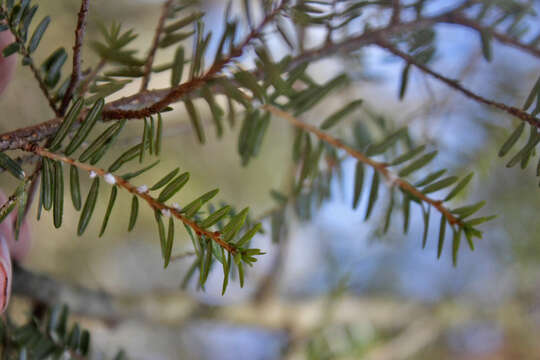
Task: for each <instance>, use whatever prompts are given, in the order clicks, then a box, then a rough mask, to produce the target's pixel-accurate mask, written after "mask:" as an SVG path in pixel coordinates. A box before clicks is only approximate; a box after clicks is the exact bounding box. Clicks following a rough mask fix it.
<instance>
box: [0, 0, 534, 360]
mask: <svg viewBox="0 0 540 360" xmlns="http://www.w3.org/2000/svg"><path fill="white" fill-rule="evenodd" d="M160 3H161V1H158V0H153V1H151V0H144V1H143V0H138V1H136V0H116V1H106V0H94V1H92V4H91V5H92V7H91V12H90V21H89V28H88V37H89V39H96V38H97V37H99V31H98V28H97V26H96V24H97V23H98V22H102V23H104V24H109V23H111V22H112V21H115V20H116V21H121V22H122V23H123V24H124V25H125V26H126V28H134V29H135V31H136V32H137V33H139V37H138V38H137V40H136V45H135V46H134V48H135V47H137V48H139V49H141V51H142V54H144V51H146V48H147V47H148V44H149V43H150V42H151V39H152V36H153V31H154V28H155V24H156V21H157V19H158V18H159V14H160V6H159V4H160ZM224 3H225V2H222V1H219V0H214V1H202V5H201V6H202V7H203V8H204V10H205V11H207V15H206V16H205V25H206V29H207V30H212V31H220V29H221V26H222V25H221V22H222V17H223V7H224ZM439 4H440V5H437V6H435V7H434V8H433V9H432V10H433V11H434V12H436V11H437V10H438V7H439V8H440V6H444V5H445V4H446V5H447V2H446V1H442V2H439ZM236 5H238V8H237V9H236V10H239V7H240V6H239V5H240V4H236ZM79 6H80V2H79V1H76V0H57V1H47V2H40V10H39V11H40V13H39V14H38V17H40V16H39V15H40V14H41V16H43V15H46V14H50V15H52V18H53V23H52V24H51V27H50V29H49V31H48V33H47V35H46V37H45V38H44V40H43V44H42V45H41V48H43V49H49V50H52V49H53V48H56V47H59V46H64V47H65V48H66V49H70V48H71V46H72V41H73V29H74V27H75V22H76V16H75V14H76V13H77V11H78V8H79ZM539 10H540V8H539ZM531 25H532V26H533V27H534V26H536V27H537V29H538V28H539V27H538V24H531ZM351 26H353V25H351ZM436 29H437V44H438V52H437V58H436V60H435V61H434V62H433V63H432V65H431V66H432V67H434V68H435V69H437V70H438V71H440V72H441V73H443V74H445V75H447V76H449V77H451V78H458V79H460V80H461V81H462V83H463V84H464V85H465V86H466V87H468V88H471V89H474V90H475V91H476V92H477V93H480V94H483V95H484V96H485V97H487V98H490V99H497V100H499V101H502V102H505V103H506V104H509V105H515V106H518V107H519V106H521V104H522V103H523V101H524V99H525V98H526V96H527V95H528V92H529V91H530V89H531V88H532V86H533V85H534V82H535V81H536V79H537V78H538V74H539V72H540V63H539V62H538V59H535V58H534V57H532V56H529V55H525V54H523V53H520V52H518V51H516V50H514V49H512V48H509V47H504V46H500V45H499V44H497V43H496V42H494V61H493V62H492V63H487V62H486V61H485V60H484V59H483V58H482V53H481V48H480V40H479V38H478V36H477V34H476V33H473V32H471V31H469V30H463V29H460V28H458V27H456V26H437V28H436ZM323 36H324V32H323V31H317V30H315V31H312V32H309V33H308V40H309V41H313V43H317V42H318V41H320V40H321V39H322V38H323ZM215 40H217V39H215ZM309 41H308V43H309ZM273 46H275V48H274V49H273V50H274V54H282V55H285V54H286V52H287V49H286V47H285V46H284V45H283V44H281V43H279V42H278V41H276V42H275V44H274V43H273ZM187 48H189V46H187ZM49 52H50V51H49ZM171 56H172V55H171V53H169V52H167V51H165V52H160V53H158V57H157V61H156V63H157V64H159V63H164V62H167V61H168V59H170V58H171ZM84 59H85V60H84V66H85V67H89V66H94V65H95V64H96V63H97V62H98V61H99V59H98V58H97V56H96V55H95V54H93V53H92V52H91V50H90V49H89V48H88V47H86V48H85V50H84ZM244 60H245V63H246V66H249V65H250V61H249V59H244ZM402 67H403V63H402V62H401V61H399V60H396V59H395V58H393V57H391V56H389V55H388V54H387V53H384V52H383V51H381V50H379V49H377V48H375V47H366V48H365V49H362V50H361V51H359V52H357V53H355V56H354V57H349V58H347V59H345V58H341V57H339V56H336V57H333V58H330V59H326V60H323V61H319V62H317V63H314V64H313V65H312V66H311V67H310V73H311V74H313V76H314V77H315V78H316V79H317V80H319V81H325V80H326V79H328V78H330V77H332V76H334V75H336V74H338V73H340V72H343V71H345V72H346V73H347V74H348V75H349V76H350V77H351V78H352V79H354V82H353V83H352V84H351V86H349V87H348V88H346V89H344V90H342V91H341V92H337V93H336V94H335V96H333V97H331V98H329V99H328V101H327V102H326V103H324V104H323V105H321V106H319V107H318V108H316V109H315V110H313V111H312V112H311V113H308V114H306V115H304V117H303V120H305V121H312V122H314V123H319V121H320V119H321V118H324V116H321V114H328V113H330V112H331V110H330V111H329V110H328V108H329V109H337V108H339V107H340V106H341V105H342V104H345V103H346V102H347V101H350V100H353V99H354V98H358V97H360V98H363V99H365V103H366V104H367V106H369V108H370V109H371V110H372V111H373V112H374V113H377V114H379V115H380V116H382V117H384V118H385V120H386V121H388V122H389V123H392V124H396V127H398V126H401V125H404V124H409V126H410V127H409V129H410V132H411V135H412V136H413V137H414V139H415V140H416V141H418V142H424V143H429V144H432V145H433V146H434V147H436V148H437V149H439V150H440V156H439V157H438V158H437V160H436V161H437V164H435V165H436V166H437V167H439V168H441V167H445V168H448V169H450V171H451V172H454V173H457V174H465V173H468V172H469V171H471V170H473V169H474V170H475V173H476V175H475V178H474V181H473V185H472V186H471V188H470V192H469V194H467V197H468V202H470V203H472V202H474V201H475V200H476V201H479V200H487V203H488V205H487V206H486V208H485V209H484V210H483V213H482V214H483V215H491V214H498V215H499V216H498V218H497V219H496V220H494V221H493V222H491V223H489V224H487V225H486V226H484V227H483V229H484V230H485V234H484V239H482V240H480V241H478V242H477V247H476V250H475V251H474V252H470V251H469V249H468V248H465V247H464V248H463V249H462V250H461V252H460V258H459V263H458V266H457V267H455V268H454V267H453V266H452V262H451V251H448V250H449V249H446V250H447V251H444V252H443V256H442V257H441V259H440V260H437V257H436V247H437V244H436V235H432V236H430V237H429V240H430V241H429V242H428V245H427V247H426V249H424V250H422V248H421V234H422V229H423V223H422V219H421V212H420V211H419V210H418V209H415V210H414V211H413V212H412V214H411V229H410V232H409V235H407V236H404V235H403V234H402V219H401V216H399V214H396V215H398V216H396V217H395V219H392V223H391V227H390V231H389V232H388V233H387V234H386V235H382V232H381V231H380V228H381V224H382V223H383V221H384V213H385V209H384V206H383V205H382V204H383V202H381V204H380V205H378V206H377V207H376V208H375V213H374V216H372V219H371V220H370V221H368V222H367V223H366V222H363V212H364V210H363V209H364V206H360V209H361V210H358V211H353V210H352V209H351V203H352V196H353V195H352V189H353V181H354V179H353V175H354V174H353V173H354V163H353V162H349V161H345V162H344V163H343V177H342V179H340V180H339V179H336V180H335V181H334V182H333V183H332V196H331V199H330V200H329V201H327V202H325V203H323V205H322V206H321V208H320V209H317V210H316V211H314V212H313V213H312V214H311V219H310V220H308V221H302V220H300V219H298V218H297V217H296V216H295V214H294V212H293V211H290V212H287V215H288V218H289V219H290V224H289V226H288V231H287V234H286V236H284V237H283V239H282V241H281V242H280V243H279V244H273V243H272V241H271V239H270V238H269V235H268V233H267V234H266V235H260V236H259V237H258V238H257V239H256V242H257V245H258V247H261V248H262V249H263V250H265V251H266V252H267V255H265V256H262V258H261V259H260V260H259V262H258V263H257V265H256V266H255V267H254V268H252V269H249V273H248V277H247V281H246V286H245V287H244V288H243V289H240V287H239V285H238V282H236V281H235V282H233V283H232V284H231V285H230V287H229V290H228V292H227V294H226V295H225V296H223V297H222V296H221V280H222V274H221V273H220V272H221V269H217V270H216V271H214V272H212V273H211V275H210V280H209V282H208V285H207V287H206V290H205V291H204V292H203V291H200V290H197V289H196V286H195V283H194V282H192V283H190V284H188V286H187V289H185V290H182V289H181V288H180V284H181V283H182V280H183V277H184V275H185V273H186V272H187V270H188V268H189V266H190V264H191V262H190V261H189V257H188V258H184V259H180V260H177V261H175V262H174V263H173V264H172V265H171V266H169V268H168V269H167V270H163V269H162V263H161V257H160V246H159V242H158V239H157V238H156V231H155V222H154V217H153V214H152V212H151V211H150V210H149V209H144V210H143V211H142V213H141V215H140V216H143V218H141V220H140V221H139V223H138V224H137V226H136V228H135V230H134V231H132V232H131V233H127V232H126V229H127V225H128V224H127V222H128V216H127V211H126V210H125V209H128V207H129V204H130V201H131V199H130V197H129V196H128V195H126V194H123V195H124V196H119V198H120V201H121V203H119V204H117V206H116V208H115V211H113V215H112V219H115V221H114V222H113V223H112V224H110V225H112V226H110V228H109V230H108V232H107V233H106V234H105V235H104V236H103V237H101V238H98V236H97V235H98V232H99V226H100V219H99V216H96V217H95V218H94V220H93V222H92V224H91V227H92V228H91V229H89V230H88V231H87V232H86V233H85V235H84V236H83V237H77V236H76V232H77V231H76V226H77V225H76V224H77V221H78V214H77V213H76V212H74V211H66V212H65V215H64V216H65V219H64V223H65V224H66V225H65V226H64V228H63V231H54V228H53V225H52V216H50V214H46V215H45V216H44V218H42V220H41V221H40V222H34V223H33V225H32V228H33V234H34V245H33V249H32V252H31V254H30V257H29V258H28V259H27V260H26V263H25V264H24V265H25V267H26V268H28V269H31V270H33V271H35V272H39V273H46V274H49V275H50V276H51V277H54V278H56V279H59V280H61V281H65V282H68V283H74V284H78V285H81V286H85V287H88V288H92V289H97V290H103V291H106V292H109V293H111V294H113V295H114V296H115V297H117V298H118V301H121V302H122V304H124V305H125V308H126V309H128V310H126V315H125V316H123V317H122V318H121V319H115V321H102V320H96V319H89V318H82V322H83V324H84V325H85V326H87V327H88V328H89V329H91V332H92V336H93V357H94V358H96V359H100V358H104V357H107V356H109V357H110V356H112V355H113V354H114V353H115V352H116V351H117V350H118V349H124V350H125V352H126V353H127V354H128V355H129V356H130V358H133V359H217V358H219V359H222V360H226V359H246V360H247V359H261V360H262V359H269V360H270V359H282V358H283V359H357V358H358V359H360V358H361V359H537V358H540V344H539V343H538V341H537V337H538V336H537V334H538V333H539V330H540V276H539V275H540V222H539V221H538V216H537V214H538V211H539V210H540V205H539V204H540V196H539V194H540V193H539V190H538V184H537V181H538V180H537V179H536V178H535V174H534V169H532V168H530V169H528V170H526V171H522V170H520V169H517V168H512V169H506V168H505V166H504V165H505V161H504V160H501V159H499V158H498V157H497V156H496V154H497V151H498V147H499V146H500V145H501V144H502V142H503V141H504V138H505V136H507V135H508V133H509V132H508V130H509V129H511V128H512V126H513V125H515V124H514V123H513V121H514V120H513V119H511V118H509V116H506V115H501V114H500V113H493V112H490V111H489V109H486V108H485V107H482V106H480V105H477V104H476V103H473V102H471V101H469V100H468V99H466V98H464V97H462V96H461V95H460V94H457V93H455V92H453V91H452V90H450V89H448V88H447V87H445V86H443V85H441V84H439V83H437V82H435V81H434V80H432V79H429V78H427V77H425V75H423V74H421V73H420V72H418V71H417V70H412V72H411V83H410V84H409V88H408V92H407V95H406V97H405V99H404V101H401V102H400V101H399V100H398V99H397V93H398V88H399V83H398V82H399V77H400V72H401V69H402ZM64 75H66V74H64ZM138 86H139V85H138V83H134V84H130V85H128V86H127V87H126V88H125V89H124V90H123V92H122V93H121V94H120V95H115V97H117V96H125V95H127V94H131V93H133V92H135V91H136V90H137V89H138ZM167 86H169V78H168V75H167V74H159V75H157V76H154V77H153V80H152V83H151V85H150V88H164V87H167ZM0 109H1V112H2V113H3V114H9V116H7V115H4V116H3V118H2V120H0V131H1V132H5V131H8V130H11V129H14V128H16V127H21V126H27V125H31V124H34V123H37V122H41V121H44V120H46V119H49V118H51V117H52V114H51V112H50V110H49V109H48V107H47V103H46V101H45V100H44V98H43V97H42V96H41V93H40V91H39V89H38V87H37V84H36V83H35V81H34V80H33V78H32V75H31V74H30V73H29V72H28V71H27V69H25V68H22V67H20V66H19V68H18V72H17V75H16V80H15V81H14V82H13V83H12V84H11V85H10V87H9V88H8V90H7V91H6V93H5V94H4V95H3V96H2V98H0ZM202 116H203V118H204V117H205V116H206V117H208V116H209V114H206V113H203V114H202ZM364 116H365V115H364ZM165 119H166V124H167V127H166V132H165V143H164V151H163V156H162V162H161V164H160V165H159V169H160V171H161V173H163V174H164V173H165V172H166V171H168V170H169V169H172V168H175V167H177V166H179V167H180V168H181V170H182V171H189V172H190V173H191V179H192V181H191V182H190V183H189V184H188V187H187V188H186V190H184V191H183V192H182V194H181V195H180V196H179V197H178V202H180V203H182V201H183V199H189V198H193V197H194V196H196V195H197V194H200V193H201V192H204V191H206V190H208V189H212V188H220V190H221V191H220V195H219V196H220V197H219V199H222V200H224V201H227V202H228V203H231V204H234V205H235V206H236V207H237V208H243V207H245V206H250V208H251V211H252V214H254V217H257V216H258V215H261V214H264V213H265V212H266V211H268V210H270V209H272V208H273V207H274V206H275V204H274V202H273V201H272V200H271V198H270V196H269V191H270V189H276V190H280V191H285V190H286V189H287V186H288V183H289V181H290V180H289V179H288V176H290V174H289V168H290V166H291V165H290V164H291V151H292V141H293V135H294V134H293V131H292V129H291V128H290V126H289V125H288V124H287V123H286V122H284V121H282V120H280V119H274V120H273V121H272V123H271V128H270V131H269V133H268V134H267V138H266V140H265V142H264V144H263V148H262V150H261V154H260V156H259V157H258V158H256V159H254V160H253V161H252V162H251V163H250V165H249V166H248V167H245V168H244V167H242V166H241V163H240V162H241V161H240V157H239V155H238V154H237V152H236V138H237V136H238V134H237V132H238V127H237V128H234V129H227V131H226V134H225V136H224V137H223V138H222V139H220V140H217V138H216V137H215V136H213V130H214V129H212V128H210V127H209V128H208V129H207V132H208V134H209V135H210V134H211V135H210V136H208V142H207V144H206V145H199V144H198V143H197V141H196V139H195V136H194V135H193V133H192V131H191V128H190V126H189V124H188V123H189V120H188V118H187V117H186V116H185V114H184V113H183V107H182V106H178V109H177V110H175V111H173V112H170V113H167V115H166V117H165ZM353 120H359V119H352V120H351V121H353ZM360 120H361V119H360ZM342 128H343V129H348V128H350V126H347V124H345V125H343V126H342ZM141 130H142V123H138V122H135V121H133V122H132V123H130V124H129V130H128V131H126V132H125V133H124V137H123V138H122V139H121V140H120V141H119V142H120V144H123V145H124V146H125V145H126V144H131V143H135V142H137V141H138V136H139V135H138V134H140V133H141ZM338 133H339V131H338ZM342 135H343V136H347V135H348V134H342ZM161 173H160V174H161ZM158 177H159V176H158ZM158 177H156V176H155V175H154V176H147V177H142V178H140V179H138V181H139V182H140V184H143V183H144V181H148V184H150V183H152V182H153V181H154V180H155V179H156V178H158ZM1 181H2V188H4V189H8V190H6V192H8V191H10V189H12V187H13V185H14V184H13V183H12V182H11V180H10V179H9V176H7V175H4V174H2V175H1ZM87 183H88V182H87ZM101 196H102V197H101V198H100V202H99V204H98V212H97V213H103V212H104V209H105V207H106V206H107V201H108V196H109V194H108V191H103V192H102V194H101ZM381 196H382V197H385V196H386V197H388V193H387V192H383V193H382V194H381ZM364 197H366V196H364ZM537 200H538V201H537ZM66 206H67V208H68V209H69V207H70V206H71V201H70V200H69V199H66ZM432 220H433V224H432V225H433V226H434V227H435V222H438V217H437V221H435V218H433V219H432ZM264 224H265V225H266V226H268V225H269V222H268V221H267V220H265V221H264ZM446 245H447V246H448V245H449V241H447V244H446ZM190 247H191V242H190V241H189V240H188V239H187V238H185V239H184V242H182V241H178V242H177V243H176V244H175V249H174V251H173V253H175V254H181V253H183V252H185V251H189V250H190ZM27 306H28V300H25V299H15V301H14V305H13V307H15V308H17V307H18V308H20V309H21V310H20V311H25V309H27Z"/></svg>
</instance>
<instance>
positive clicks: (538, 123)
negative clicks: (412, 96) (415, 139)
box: [376, 39, 540, 129]
mask: <svg viewBox="0 0 540 360" xmlns="http://www.w3.org/2000/svg"><path fill="white" fill-rule="evenodd" d="M376 44H377V45H379V46H380V47H382V48H384V49H386V50H388V51H389V52H391V53H392V54H394V55H396V56H398V57H400V58H402V59H403V60H405V61H406V62H407V63H409V64H412V65H414V66H415V67H417V68H418V69H420V70H422V71H423V72H425V73H426V74H429V75H430V76H432V77H434V78H435V79H437V80H439V81H441V82H443V83H445V84H446V85H448V86H450V87H451V88H453V89H454V90H457V91H459V92H461V93H462V94H463V95H465V96H466V97H468V98H469V99H472V100H474V101H476V102H478V103H481V104H484V105H488V106H491V107H493V108H496V109H499V110H502V111H504V112H506V113H508V114H510V115H512V116H515V117H517V118H519V119H521V120H523V121H525V122H528V123H529V124H531V125H532V126H535V127H537V128H539V129H540V119H538V118H536V117H534V116H532V115H531V114H529V113H527V112H526V111H523V110H521V109H518V108H516V107H514V106H508V105H506V104H503V103H500V102H497V101H493V100H489V99H486V98H485V97H482V96H480V95H478V94H476V93H474V92H472V91H471V90H469V89H467V88H465V87H464V86H462V85H460V84H459V82H458V81H457V80H452V79H449V78H447V77H445V76H443V75H441V74H439V73H437V72H435V71H433V70H431V69H430V68H429V67H427V66H426V65H425V64H422V63H419V62H418V61H416V59H415V58H414V57H412V56H410V55H409V54H407V53H405V52H403V51H401V50H399V49H398V48H397V47H395V46H393V45H392V44H390V43H389V42H387V41H386V40H383V39H378V40H377V41H376Z"/></svg>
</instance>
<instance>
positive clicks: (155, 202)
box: [21, 144, 237, 255]
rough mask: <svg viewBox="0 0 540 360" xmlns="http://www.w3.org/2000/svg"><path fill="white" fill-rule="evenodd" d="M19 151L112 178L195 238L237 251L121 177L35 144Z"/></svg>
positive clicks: (216, 234)
mask: <svg viewBox="0 0 540 360" xmlns="http://www.w3.org/2000/svg"><path fill="white" fill-rule="evenodd" d="M21 150H24V151H27V152H30V153H33V154H36V155H39V156H41V157H46V158H48V159H51V160H54V161H61V162H63V163H65V164H69V165H73V166H76V167H77V168H78V169H81V170H84V171H88V172H89V173H90V172H93V173H95V174H96V175H97V176H100V177H105V176H107V177H109V176H113V178H114V181H115V184H116V185H117V186H119V187H121V188H123V189H125V190H127V191H128V192H130V193H131V194H133V195H135V196H137V197H139V198H141V199H143V200H145V201H146V202H147V203H148V205H150V207H151V208H152V209H154V210H156V211H160V212H162V213H163V212H168V213H170V214H171V215H172V216H174V217H176V218H177V219H178V220H180V221H181V222H182V223H184V224H185V225H187V226H189V227H190V228H191V229H192V230H193V231H194V232H195V233H196V234H197V236H204V237H206V238H208V239H211V240H213V241H214V242H216V243H217V244H218V245H219V246H221V247H222V248H223V249H225V250H226V251H228V252H230V253H231V254H233V255H234V254H235V253H236V251H237V249H236V248H235V247H234V246H233V245H231V244H229V243H227V242H225V240H223V238H222V236H221V234H220V233H219V232H213V231H209V230H206V229H204V228H202V227H200V226H199V225H198V224H197V223H196V222H195V221H193V220H191V219H189V218H188V217H186V216H185V215H183V214H182V213H181V212H180V211H179V210H178V209H176V208H174V207H171V206H167V205H165V204H163V203H161V202H159V201H158V200H157V199H155V198H154V197H152V196H151V195H150V194H149V193H148V192H141V191H140V190H139V189H138V187H137V186H135V185H133V184H131V183H130V182H128V181H126V180H124V178H122V177H121V176H116V175H113V174H110V173H109V172H107V171H105V170H103V169H101V168H98V167H95V166H92V165H88V164H84V163H80V162H78V161H76V160H74V159H72V158H69V157H67V156H63V155H60V154H55V153H52V152H50V151H48V150H46V149H44V148H42V147H40V146H38V145H37V144H28V145H26V146H24V147H23V148H22V149H21Z"/></svg>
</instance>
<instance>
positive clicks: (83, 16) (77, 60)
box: [59, 0, 89, 115]
mask: <svg viewBox="0 0 540 360" xmlns="http://www.w3.org/2000/svg"><path fill="white" fill-rule="evenodd" d="M88 6H89V0H81V9H80V10H79V15H78V17H77V27H76V28H75V45H73V70H72V72H71V79H70V81H69V86H68V88H67V90H66V93H65V95H64V98H63V99H62V105H60V110H59V111H60V114H61V115H64V114H65V112H66V110H67V107H68V105H69V102H70V101H71V99H72V97H73V93H74V91H75V89H76V88H77V85H78V84H79V81H80V80H81V64H82V47H83V42H84V35H85V33H86V22H87V18H88Z"/></svg>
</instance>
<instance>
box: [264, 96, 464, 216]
mask: <svg viewBox="0 0 540 360" xmlns="http://www.w3.org/2000/svg"><path fill="white" fill-rule="evenodd" d="M261 108H262V109H264V110H266V111H268V112H270V113H272V114H274V115H275V116H278V117H280V118H282V119H285V120H287V121H288V122H289V123H291V125H293V126H294V127H296V128H299V129H301V130H303V131H307V132H309V133H312V134H313V135H315V136H317V137H318V138H319V139H320V140H322V141H324V142H326V143H327V144H329V145H332V146H333V147H335V148H337V149H341V150H344V151H345V152H347V153H348V154H349V155H350V156H352V157H354V158H355V159H357V160H358V161H360V162H362V163H364V164H366V165H368V166H371V167H372V168H373V169H374V170H375V171H378V172H379V173H380V174H381V175H383V176H384V177H385V178H386V180H387V181H388V183H389V184H390V186H397V187H399V188H401V189H402V190H404V191H406V192H408V193H409V194H411V195H413V196H415V197H416V198H418V199H420V200H421V201H423V202H425V203H428V204H430V205H431V206H433V207H434V208H435V209H437V211H439V212H440V213H441V214H442V215H443V216H444V217H445V218H446V219H447V220H448V223H449V224H450V225H459V226H463V224H462V222H461V221H460V220H459V219H458V218H457V217H455V216H454V215H453V214H452V212H451V211H450V209H448V208H446V207H445V206H444V205H443V202H442V201H440V200H436V199H432V198H430V197H428V196H426V195H425V194H424V193H422V192H421V191H420V190H418V189H417V188H416V187H414V186H413V185H411V184H410V183H409V182H408V181H406V180H404V179H401V178H399V177H398V176H397V175H396V174H394V173H393V172H391V171H390V170H389V169H388V166H387V164H385V163H382V162H378V161H375V160H373V159H371V158H369V157H368V156H366V155H364V154H363V153H361V152H360V151H358V150H355V149H353V148H352V147H350V146H348V145H346V144H344V143H343V142H341V141H340V140H338V139H336V138H334V137H333V136H331V135H329V134H327V133H325V132H324V131H321V130H319V129H318V128H317V127H315V126H313V125H310V124H306V123H305V122H303V121H301V120H299V119H298V118H296V117H294V116H293V115H291V114H290V113H288V112H286V111H283V110H281V109H279V108H277V107H275V106H273V105H268V104H265V105H262V106H261Z"/></svg>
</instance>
